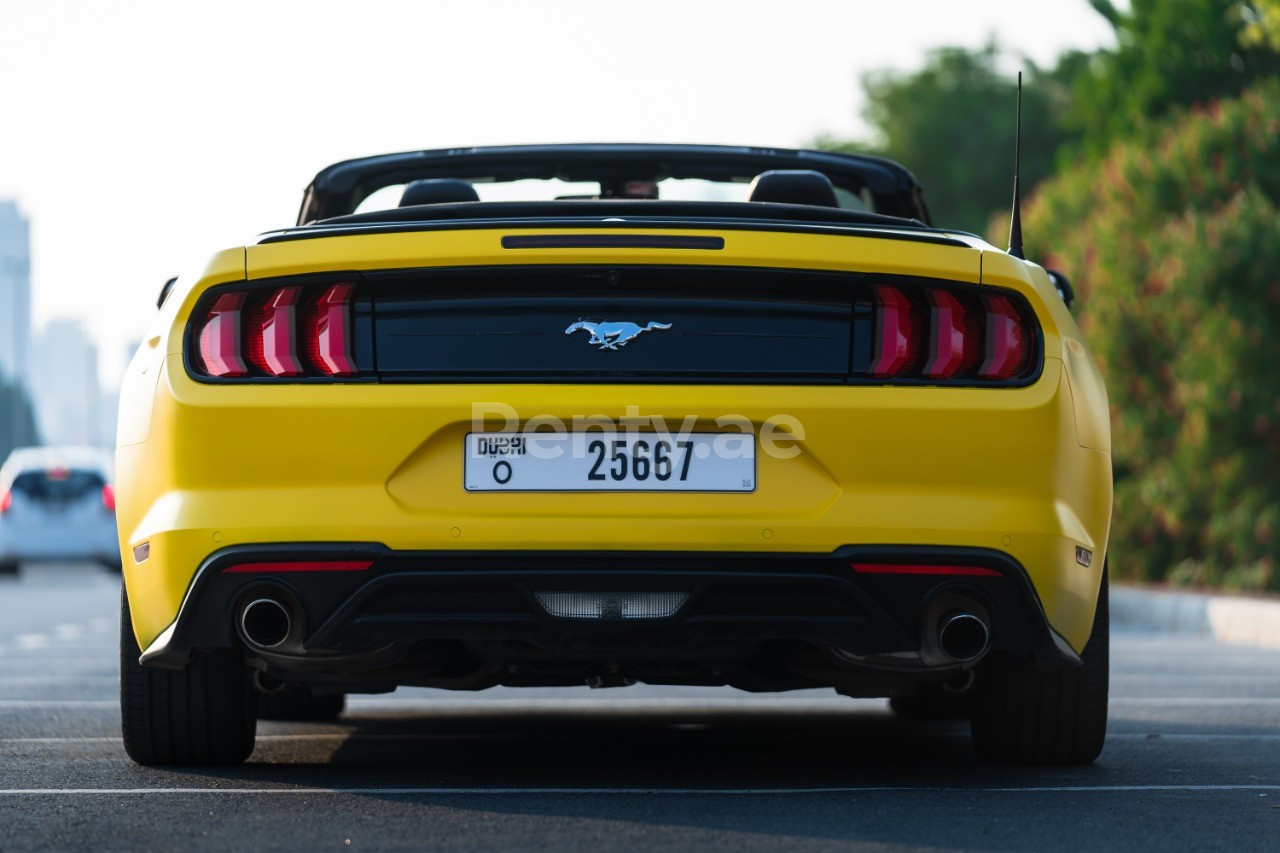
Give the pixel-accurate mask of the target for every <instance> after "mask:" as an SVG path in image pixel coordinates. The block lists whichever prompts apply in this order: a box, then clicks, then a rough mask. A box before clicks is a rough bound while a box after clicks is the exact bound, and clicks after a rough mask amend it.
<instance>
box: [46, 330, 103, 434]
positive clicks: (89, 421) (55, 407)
mask: <svg viewBox="0 0 1280 853" xmlns="http://www.w3.org/2000/svg"><path fill="white" fill-rule="evenodd" d="M32 353H33V359H32V364H31V371H30V377H31V384H30V387H31V392H32V396H34V397H35V403H36V412H37V413H38V414H39V419H40V435H41V437H42V438H43V439H44V443H45V444H74V445H87V446H94V447H103V446H109V445H111V444H112V443H113V440H112V439H113V436H114V434H115V424H114V422H113V421H112V418H113V417H114V415H115V411H114V407H109V408H110V409H111V410H110V411H104V408H108V407H105V406H104V403H103V396H104V395H103V393H102V388H101V384H100V383H99V381H98V348H97V347H95V346H94V345H93V341H91V340H90V339H89V335H88V333H87V332H85V329H84V327H83V326H82V325H80V323H79V322H77V321H75V320H53V321H51V322H50V323H49V324H48V325H47V326H45V327H44V328H43V329H41V330H40V332H39V334H37V335H36V339H35V344H34V346H33V347H32Z"/></svg>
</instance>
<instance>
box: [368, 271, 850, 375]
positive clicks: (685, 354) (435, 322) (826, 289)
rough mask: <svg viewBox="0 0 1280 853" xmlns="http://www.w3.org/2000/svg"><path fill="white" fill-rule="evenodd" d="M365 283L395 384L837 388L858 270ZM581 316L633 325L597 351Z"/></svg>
mask: <svg viewBox="0 0 1280 853" xmlns="http://www.w3.org/2000/svg"><path fill="white" fill-rule="evenodd" d="M365 276H366V278H367V279H368V280H369V283H370V284H371V285H372V287H371V288H370V292H371V293H372V295H373V315H374V324H373V325H374V329H375V333H376V341H375V350H376V353H377V372H378V374H379V375H380V376H381V377H382V378H384V379H388V380H397V379H399V380H405V381H409V380H417V379H432V378H434V379H456V380H467V379H476V380H479V381H492V380H495V379H504V378H509V379H516V380H521V379H523V380H526V381H537V380H541V379H547V380H552V381H554V380H564V379H580V380H591V379H597V378H598V379H600V380H606V381H619V380H628V379H630V380H632V381H644V380H648V379H652V380H661V379H663V378H674V379H694V378H706V379H717V378H723V379H724V380H726V381H730V382H733V381H744V380H748V379H753V378H755V379H763V380H770V379H772V380H775V381H776V380H779V379H790V380H808V381H814V382H842V381H844V379H845V377H846V376H847V375H848V373H849V370H850V355H851V349H852V330H853V328H854V324H853V322H852V319H853V314H854V304H855V298H856V296H857V292H856V284H857V282H858V280H859V277H858V276H857V275H851V274H830V273H806V272H794V271H769V270H759V269H726V268H687V267H645V268H623V267H618V268H604V267H552V268H548V267H539V268H529V267H512V268H505V269H502V268H499V269H493V268H488V269H483V270H467V271H457V270H454V271H443V272H428V271H424V272H421V273H404V272H399V273H395V274H393V275H386V276H380V275H378V274H373V275H370V274H367V273H366V274H365ZM578 321H587V322H591V323H597V324H598V323H604V322H605V321H608V322H609V323H612V324H635V325H634V326H629V325H628V326H624V327H623V328H621V329H618V328H617V327H614V328H613V329H612V330H611V329H610V327H608V326H605V327H601V328H600V329H597V331H596V335H597V336H600V335H603V334H604V333H605V332H606V331H612V332H613V333H612V334H608V335H605V336H603V337H598V339H597V341H596V342H595V343H593V342H592V338H593V334H592V332H591V330H590V329H587V328H581V329H577V330H574V331H569V329H570V327H571V326H572V325H573V324H575V323H576V322H578ZM650 324H663V325H669V326H670V328H667V329H663V328H660V327H658V326H653V327H651V326H650ZM637 327H638V328H637ZM641 329H643V331H641ZM626 338H630V339H629V340H625V339H626Z"/></svg>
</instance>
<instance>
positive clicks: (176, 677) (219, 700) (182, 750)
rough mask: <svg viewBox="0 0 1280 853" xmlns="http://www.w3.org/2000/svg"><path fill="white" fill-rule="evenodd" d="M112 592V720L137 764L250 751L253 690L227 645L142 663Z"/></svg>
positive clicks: (209, 759) (125, 608)
mask: <svg viewBox="0 0 1280 853" xmlns="http://www.w3.org/2000/svg"><path fill="white" fill-rule="evenodd" d="M141 654H142V652H141V650H140V649H139V648H138V642H137V640H136V639H135V638H134V635H133V624H132V620H131V619H130V616H129V600H128V598H127V597H126V596H125V595H124V594H123V593H122V594H121V596H120V726H121V732H122V734H123V735H124V748H125V751H126V752H127V753H129V757H130V758H132V759H133V760H134V761H136V762H138V763H139V764H240V763H242V762H243V761H244V760H245V759H247V758H248V757H249V754H250V753H252V752H253V741H254V736H255V734H256V730H257V722H258V718H257V713H256V712H257V707H256V699H257V697H256V694H255V692H254V689H253V684H252V682H251V680H250V677H249V672H248V670H247V669H246V668H245V665H244V659H243V658H242V657H241V655H240V654H239V653H237V652H236V651H234V650H231V649H223V650H217V651H203V652H196V653H195V654H194V655H193V656H192V659H191V662H190V663H189V664H188V665H187V666H186V668H185V669H181V670H170V669H159V668H156V667H149V666H143V665H142V664H140V663H138V658H139V656H140V655H141Z"/></svg>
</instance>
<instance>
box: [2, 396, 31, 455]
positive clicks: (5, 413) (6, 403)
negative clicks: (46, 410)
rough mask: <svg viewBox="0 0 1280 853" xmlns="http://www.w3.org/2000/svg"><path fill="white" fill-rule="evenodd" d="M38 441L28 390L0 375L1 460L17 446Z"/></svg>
mask: <svg viewBox="0 0 1280 853" xmlns="http://www.w3.org/2000/svg"><path fill="white" fill-rule="evenodd" d="M38 443H39V433H38V432H37V431H36V420H35V411H34V409H33V408H32V407H31V400H30V398H29V397H28V396H27V393H26V390H25V389H24V388H22V387H21V386H20V385H16V384H14V383H12V382H10V381H9V380H7V379H6V378H5V377H3V376H0V462H3V461H4V460H5V459H6V458H7V457H8V456H9V452H10V451H12V450H13V449H14V448H15V447H28V446H30V445H33V444H38Z"/></svg>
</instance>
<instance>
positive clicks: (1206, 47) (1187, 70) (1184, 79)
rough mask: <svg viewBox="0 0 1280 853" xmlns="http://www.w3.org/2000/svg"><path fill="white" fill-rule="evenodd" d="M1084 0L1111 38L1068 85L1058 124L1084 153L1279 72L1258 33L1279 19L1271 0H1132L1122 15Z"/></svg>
mask: <svg viewBox="0 0 1280 853" xmlns="http://www.w3.org/2000/svg"><path fill="white" fill-rule="evenodd" d="M1090 2H1091V3H1092V5H1093V6H1094V8H1095V9H1097V10H1098V11H1099V12H1100V13H1101V14H1102V15H1103V16H1104V17H1106V18H1107V20H1108V21H1110V22H1111V24H1112V26H1113V27H1115V30H1116V40H1117V42H1118V44H1117V47H1116V48H1115V49H1114V50H1107V51H1101V52H1099V53H1098V54H1097V55H1096V56H1094V57H1093V58H1092V60H1091V61H1090V62H1089V63H1088V65H1087V66H1085V67H1084V68H1082V69H1080V73H1078V74H1077V75H1075V77H1074V80H1073V83H1072V101H1071V108H1070V111H1069V112H1068V114H1067V117H1066V121H1067V124H1068V127H1070V128H1071V129H1072V130H1074V131H1077V132H1079V133H1081V134H1082V137H1081V138H1082V141H1083V144H1084V145H1085V146H1086V149H1087V151H1088V152H1089V153H1091V154H1094V155H1097V154H1100V153H1101V152H1103V151H1105V150H1106V148H1107V145H1108V144H1109V143H1110V142H1111V140H1113V139H1117V138H1123V137H1125V136H1127V135H1128V134H1129V132H1130V131H1131V129H1132V128H1133V127H1135V126H1137V125H1140V124H1141V123H1143V122H1144V121H1147V120H1150V119H1154V118H1159V117H1161V116H1163V115H1165V114H1166V113H1168V112H1169V111H1170V110H1171V109H1174V108H1176V107H1178V106H1186V105H1191V104H1198V103H1199V104H1203V103H1208V102H1209V101H1211V100H1214V99H1216V98H1223V97H1234V96H1236V95H1238V94H1240V92H1241V91H1243V89H1244V88H1245V87H1246V86H1248V85H1250V84H1252V83H1254V82H1256V81H1258V80H1260V79H1263V78H1265V77H1269V76H1275V75H1280V53H1277V45H1273V44H1269V43H1268V41H1267V38H1266V36H1267V33H1268V29H1267V28H1268V27H1275V26H1276V25H1277V18H1280V14H1277V11H1280V10H1276V9H1275V8H1274V7H1275V0H1132V3H1131V7H1130V10H1129V11H1128V12H1127V13H1121V12H1118V11H1117V10H1116V9H1115V7H1114V6H1112V4H1111V2H1110V0H1090ZM1264 7H1268V8H1264Z"/></svg>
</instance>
